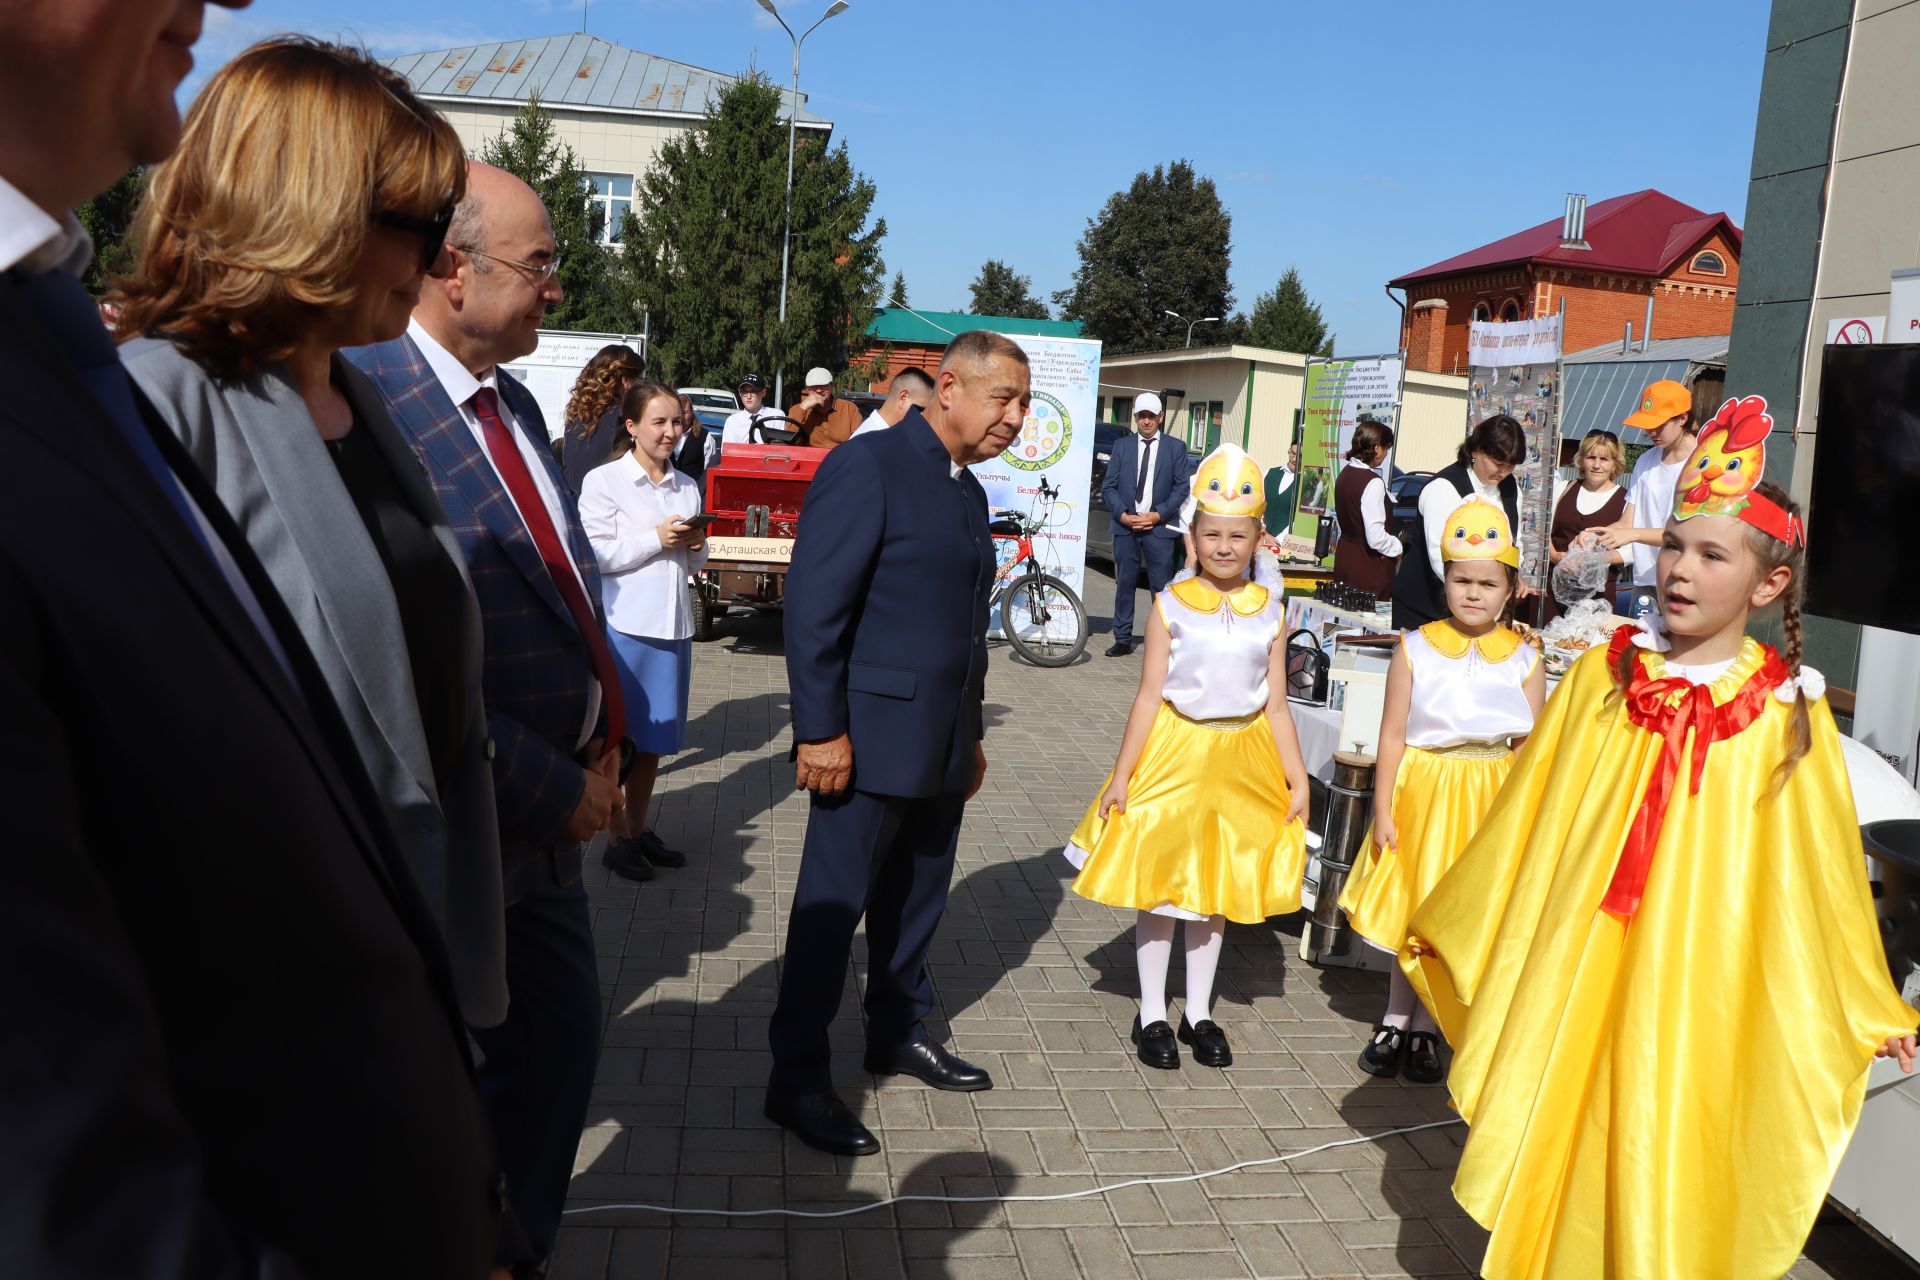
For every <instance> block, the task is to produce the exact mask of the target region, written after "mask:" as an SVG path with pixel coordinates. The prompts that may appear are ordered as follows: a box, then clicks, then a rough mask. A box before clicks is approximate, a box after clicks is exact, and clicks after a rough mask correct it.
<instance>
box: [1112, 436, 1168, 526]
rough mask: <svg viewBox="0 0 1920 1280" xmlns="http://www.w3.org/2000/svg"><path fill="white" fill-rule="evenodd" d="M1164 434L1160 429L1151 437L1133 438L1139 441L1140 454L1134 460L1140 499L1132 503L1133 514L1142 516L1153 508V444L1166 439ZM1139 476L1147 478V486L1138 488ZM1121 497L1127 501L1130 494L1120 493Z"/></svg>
mask: <svg viewBox="0 0 1920 1280" xmlns="http://www.w3.org/2000/svg"><path fill="white" fill-rule="evenodd" d="M1166 436H1167V433H1166V431H1165V430H1160V431H1156V432H1154V433H1153V438H1152V439H1148V438H1147V437H1146V436H1143V435H1137V434H1136V435H1135V437H1134V439H1136V440H1138V441H1139V442H1140V454H1139V457H1138V459H1137V460H1136V461H1135V462H1134V471H1133V483H1134V486H1135V491H1136V492H1138V493H1140V500H1139V501H1138V502H1135V503H1134V504H1133V512H1134V514H1135V515H1141V516H1143V515H1146V514H1147V513H1148V512H1149V511H1152V510H1153V463H1154V458H1155V455H1156V453H1157V450H1156V449H1155V447H1154V446H1156V445H1158V444H1159V443H1160V442H1161V441H1162V440H1164V439H1166ZM1141 476H1145V477H1146V478H1147V487H1146V488H1145V489H1144V490H1141V489H1140V488H1139V484H1140V477H1141ZM1121 497H1123V498H1127V499H1128V500H1129V501H1131V499H1132V495H1131V494H1122V495H1121Z"/></svg>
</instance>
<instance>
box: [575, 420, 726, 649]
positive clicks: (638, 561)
mask: <svg viewBox="0 0 1920 1280" xmlns="http://www.w3.org/2000/svg"><path fill="white" fill-rule="evenodd" d="M699 513H700V490H699V488H698V487H697V486H696V485H695V484H694V483H693V481H691V480H689V479H687V477H686V476H684V475H682V474H681V473H680V472H679V471H678V470H676V469H675V468H673V467H671V466H669V467H668V468H667V473H666V477H665V478H664V479H662V480H661V481H659V482H658V483H655V482H654V481H653V480H652V479H651V478H650V477H649V476H648V475H647V473H646V469H645V468H643V467H642V466H641V465H640V460H639V459H638V458H636V457H635V456H634V455H633V454H632V453H631V452H629V453H626V454H623V455H622V456H620V457H618V458H615V459H614V460H613V461H612V462H609V463H607V464H606V465H605V466H600V467H595V468H594V469H593V470H591V471H589V472H587V475H586V478H585V479H584V480H582V481H581V482H580V523H581V525H582V526H584V527H585V529H586V531H587V541H588V542H590V543H592V544H593V557H594V559H595V560H597V561H598V562H599V564H600V599H601V600H602V602H604V603H605V605H606V607H607V622H608V624H609V625H611V626H612V627H613V628H614V629H615V630H616V631H620V632H624V633H625V634H627V635H630V636H646V637H648V638H649V639H653V640H685V639H687V638H689V637H690V636H692V635H693V608H692V606H691V605H690V604H689V603H688V600H687V578H688V576H689V575H691V574H694V573H697V572H698V571H699V570H700V568H701V566H703V565H705V564H706V562H707V548H706V546H705V544H702V545H701V547H700V549H699V550H698V551H690V550H688V549H687V548H685V547H675V548H673V549H671V550H668V549H666V548H664V547H662V546H661V545H660V526H661V525H662V524H665V523H666V522H667V521H668V520H670V519H672V518H673V517H675V516H679V517H680V518H682V519H692V518H693V517H694V516H696V515H698V514H699Z"/></svg>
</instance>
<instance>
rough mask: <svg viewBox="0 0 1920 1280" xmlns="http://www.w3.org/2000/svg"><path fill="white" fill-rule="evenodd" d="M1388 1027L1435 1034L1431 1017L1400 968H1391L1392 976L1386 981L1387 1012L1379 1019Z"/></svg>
mask: <svg viewBox="0 0 1920 1280" xmlns="http://www.w3.org/2000/svg"><path fill="white" fill-rule="evenodd" d="M1380 1021H1382V1022H1384V1023H1385V1024H1386V1025H1388V1026H1390V1027H1398V1028H1399V1029H1400V1030H1402V1031H1425V1032H1429V1033H1432V1032H1437V1031H1438V1030H1439V1028H1438V1027H1437V1026H1435V1025H1434V1021H1433V1015H1432V1014H1430V1013H1428V1012H1427V1008H1426V1006H1425V1005H1423V1004H1421V1003H1420V998H1419V997H1418V996H1416V995H1415V994H1414V992H1413V984H1412V983H1411V982H1408V981H1407V975H1406V974H1404V973H1402V972H1400V966H1399V965H1398V964H1395V965H1394V966H1393V974H1392V976H1391V977H1389V978H1388V980H1387V1011H1386V1013H1385V1014H1383V1015H1382V1016H1381V1018H1380Z"/></svg>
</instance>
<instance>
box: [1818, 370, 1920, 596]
mask: <svg viewBox="0 0 1920 1280" xmlns="http://www.w3.org/2000/svg"><path fill="white" fill-rule="evenodd" d="M1816 431H1817V434H1816V436H1815V447H1814V454H1813V494H1812V500H1811V502H1810V503H1809V509H1808V512H1807V557H1808V561H1807V611H1808V612H1809V613H1816V614H1819V615H1821V616H1822V617H1827V618H1840V619H1842V620H1844V621H1847V622H1857V623H1861V624H1862V625H1865V626H1870V627H1886V628H1888V629H1890V630H1894V631H1910V632H1915V633H1920V545H1916V544H1920V345H1916V346H1906V345H1900V346H1832V347H1828V348H1827V349H1826V356H1825V359H1824V361H1823V363H1822V366H1821V374H1820V420H1819V425H1818V427H1817V428H1816Z"/></svg>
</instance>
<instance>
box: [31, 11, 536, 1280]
mask: <svg viewBox="0 0 1920 1280" xmlns="http://www.w3.org/2000/svg"><path fill="white" fill-rule="evenodd" d="M236 7H237V6H236ZM202 16H203V15H202V5H201V3H200V0H160V2H155V3H149V4H141V5H128V4H125V3H121V2H120V0H15V2H14V3H9V4H7V5H6V6H4V7H3V8H0V334H4V337H5V341H0V379H4V380H5V385H6V387H7V395H6V396H5V397H4V399H0V512H4V513H5V514H4V517H0V619H4V623H0V1027H4V1028H5V1037H6V1039H7V1042H8V1045H9V1049H8V1051H7V1052H5V1053H0V1134H4V1135H5V1136H4V1138H3V1139H0V1186H4V1187H5V1188H6V1192H5V1194H4V1195H0V1255H3V1256H4V1257H5V1259H6V1270H7V1273H8V1274H9V1275H18V1276H61V1277H109V1276H111V1277H161V1276H167V1277H173V1276H185V1275H195V1276H223V1277H224V1276H253V1277H291V1276H296V1275H305V1276H323V1275H371V1274H376V1273H378V1274H390V1275H406V1276H434V1277H447V1278H448V1280H452V1278H453V1277H474V1276H479V1275H484V1274H485V1273H486V1272H487V1270H488V1268H489V1266H490V1265H491V1264H492V1263H494V1262H496V1261H506V1260H512V1259H516V1258H520V1257H522V1256H524V1255H523V1251H520V1250H516V1249H514V1248H512V1247H511V1246H510V1245H509V1246H507V1247H506V1248H505V1249H504V1250H503V1248H502V1245H501V1241H502V1238H503V1235H506V1234H510V1223H509V1220H508V1219H507V1217H506V1216H505V1214H504V1213H503V1208H504V1185H503V1183H502V1181H501V1176H500V1173H499V1167H498V1165H497V1163H496V1162H495V1160H494V1157H493V1154H492V1151H491V1148H490V1141H489V1138H488V1135H487V1133H486V1122H485V1117H484V1115H483V1113H482V1110H481V1105H480V1100H479V1097H478V1095H477V1093H476V1091H475V1088H474V1084H473V1080H472V1074H471V1071H470V1069H469V1065H468V1061H467V1046H466V1041H465V1037H464V1034H463V1032H462V1029H461V1027H460V1024H459V1014H458V1011H457V1008H456V1006H455V1004H454V999H453V988H452V981H451V977H450V975H449V973H448V970H447V964H446V959H445V955H444V952H443V951H442V950H441V948H440V945H439V941H438V938H437V936H436V933H435V929H434V925H433V921H432V919H431V917H430V916H429V915H428V914H427V912H426V910H425V907H424V905H423V904H422V902H421V901H420V899H419V897H418V895H417V894H416V893H414V892H413V890H412V882H411V880H410V879H409V876H408V872H407V869H406V867H405V865H404V863H403V862H402V860H401V855H400V852H399V848H398V846H397V844H396V842H395V841H394V839H393V836H392V834H391V832H390V830H389V828H388V827H387V825H386V823H385V821H384V818H383V816H382V811H381V809H380V806H379V801H378V799H377V797H376V796H375V793H374V791H373V787H372V784H371V783H370V782H369V780H368V778H367V775H366V773H365V771H364V770H363V769H362V768H361V767H360V765H359V763H358V761H357V759H356V758H355V756H354V754H353V745H352V738H351V736H350V735H349V733H348V731H347V726H346V723H345V721H344V720H343V719H342V717H341V715H340V713H339V710H338V708H337V707H336V706H335V705H334V703H333V702H332V700H331V699H330V697H329V695H328V692H327V685H326V682H325V680H324V678H323V677H322V676H321V674H320V670H319V668H318V666H317V665H316V664H315V663H314V661H313V658H312V655H311V654H310V653H309V652H308V650H307V648H306V646H305V645H304V644H303V643H302V641H301V638H300V632H299V629H298V627H297V626H296V625H295V624H294V621H293V618H292V616H291V615H290V614H289V613H288V611H287V609H286V607H285V606H284V605H283V603H282V602H281V600H280V597H279V596H278V595H276V594H275V593H274V590H273V587H272V583H271V581H270V580H269V579H268V577H267V575H266V573H265V571H264V570H263V569H262V568H261V566H260V563H259V561H258V560H257V559H256V558H255V557H254V555H253V553H252V552H251V551H250V550H249V549H248V545H247V542H246V539H245V538H244V537H243V536H242V535H241V533H240V531H239V529H238V528H236V527H235V525H234V522H233V521H232V519H231V518H230V517H229V516H228V514H227V512H226V510H225V509H224V508H223V507H222V506H221V505H220V502H219V499H218V498H217V497H216V496H215V494H214V491H213V489H212V487H211V486H210V485H209V484H208V483H207V481H206V478H205V477H204V476H203V475H201V473H200V472H199V471H198V470H197V469H196V468H195V467H194V465H193V463H192V461H191V460H190V459H189V458H188V456H187V454H186V453H185V451H184V450H182V449H181V448H180V446H179V445H178V443H177V442H176V441H175V440H174V437H173V435H172V434H171V433H170V432H168V431H167V430H166V429H165V428H164V426H163V425H162V424H161V423H160V422H159V420H158V418H157V417H156V416H154V415H153V413H152V406H151V405H148V404H145V403H143V401H142V399H141V397H140V395H139V393H138V392H137V391H136V390H135V389H134V387H133V385H132V383H131V382H130V381H129V380H128V379H127V377H126V374H125V372H124V371H123V370H122V369H121V367H120V364H119V362H118V360H117V359H116V358H115V353H114V349H113V344H112V342H111V340H110V339H109V338H108V336H107V334H106V331H105V330H104V329H103V328H102V327H101V325H100V317H99V313H98V311H97V310H96V309H95V308H94V306H93V304H92V302H91V301H90V300H89V299H88V298H87V296H86V294H85V292H84V291H83V290H82V288H81V286H80V282H79V279H78V276H77V273H78V272H79V270H81V269H82V268H84V267H85V265H86V263H87V261H88V259H89V257H90V256H91V252H92V247H91V245H90V243H89V242H88V240H87V237H86V234H85V232H84V231H82V230H81V229H80V226H79V224H78V223H77V222H76V221H75V220H74V218H73V216H72V215H71V214H70V213H69V212H67V210H68V209H69V207H70V206H71V205H73V204H74V203H76V202H78V201H79V200H82V199H84V198H85V197H87V196H88V195H90V194H92V193H93V192H96V191H99V190H100V189H102V188H103V187H105V186H106V185H107V183H108V182H109V181H111V180H112V178H113V177H114V176H115V175H116V174H118V173H120V172H122V171H123V170H125V169H126V168H127V167H128V166H129V165H131V164H134V163H152V162H155V161H158V160H160V159H162V158H163V157H164V156H165V155H166V154H167V152H168V151H170V150H171V149H172V148H173V146H174V144H175V143H176V142H177V141H178V137H179V127H180V122H179V117H178V114H177V113H176V110H175V107H174V93H175V90H176V88H177V86H178V84H179V81H180V78H181V76H182V75H183V74H184V73H185V71H186V68H187V67H189V66H191V65H192V63H191V58H190V57H189V56H188V52H187V51H188V50H189V49H190V48H191V47H192V45H193V43H194V40H195V38H196V37H197V35H198V33H199V30H200V24H201V20H202ZM129 814H138V815H139V818H138V826H137V827H136V828H133V829H131V830H132V832H133V833H135V836H136V838H134V839H133V840H132V841H130V840H129V835H130V828H129V825H128V815H129Z"/></svg>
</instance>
